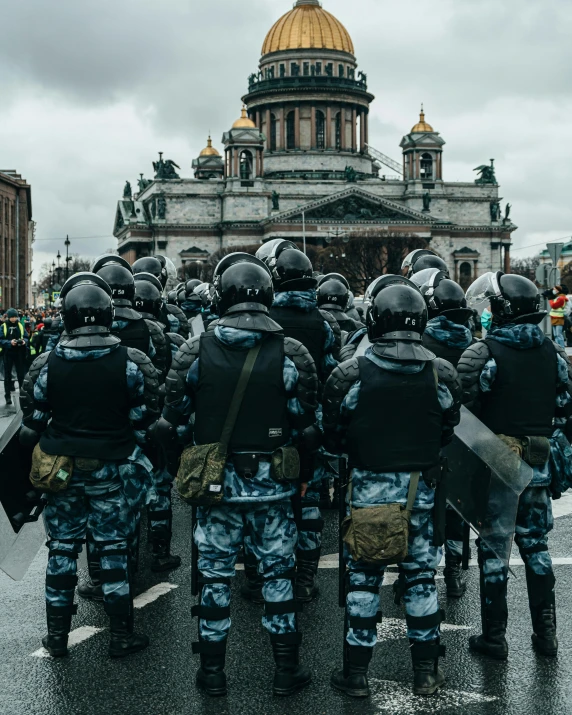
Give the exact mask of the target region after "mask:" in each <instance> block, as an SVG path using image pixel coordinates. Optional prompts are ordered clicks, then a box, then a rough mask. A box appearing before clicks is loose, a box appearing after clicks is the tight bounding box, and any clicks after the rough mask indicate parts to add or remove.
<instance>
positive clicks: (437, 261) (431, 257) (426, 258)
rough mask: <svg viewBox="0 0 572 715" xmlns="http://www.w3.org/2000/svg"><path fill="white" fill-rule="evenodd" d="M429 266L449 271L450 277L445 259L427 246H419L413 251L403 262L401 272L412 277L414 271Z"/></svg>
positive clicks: (422, 269)
mask: <svg viewBox="0 0 572 715" xmlns="http://www.w3.org/2000/svg"><path fill="white" fill-rule="evenodd" d="M427 268H438V269H439V270H440V271H443V272H445V273H447V278H448V277H449V269H448V268H447V264H446V263H445V261H444V260H443V259H442V258H440V257H439V256H438V255H437V254H436V253H435V252H434V251H430V250H429V249H427V248H417V249H416V250H415V251H411V253H408V254H407V256H405V258H404V259H403V263H402V264H401V272H402V273H403V275H405V276H406V277H407V278H411V276H412V275H413V274H414V273H419V271H424V270H426V269H427Z"/></svg>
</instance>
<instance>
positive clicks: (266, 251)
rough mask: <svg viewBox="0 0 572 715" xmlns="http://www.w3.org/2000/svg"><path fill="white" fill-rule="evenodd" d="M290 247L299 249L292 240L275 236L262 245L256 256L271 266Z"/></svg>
mask: <svg viewBox="0 0 572 715" xmlns="http://www.w3.org/2000/svg"><path fill="white" fill-rule="evenodd" d="M288 248H293V249H295V250H296V251H297V250H299V249H298V246H297V245H296V244H295V243H292V241H288V240H287V239H285V238H273V239H272V240H271V241H266V243H263V244H262V246H260V248H259V249H258V251H256V258H258V260H259V261H262V262H263V263H264V264H265V265H267V266H268V267H269V268H271V267H272V266H271V264H274V262H275V261H276V258H278V256H279V255H280V253H282V251H284V250H286V249H288Z"/></svg>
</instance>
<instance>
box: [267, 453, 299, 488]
mask: <svg viewBox="0 0 572 715" xmlns="http://www.w3.org/2000/svg"><path fill="white" fill-rule="evenodd" d="M270 474H271V476H272V478H273V479H274V480H275V481H277V482H280V483H283V482H296V481H298V479H299V478H300V455H299V453H298V450H297V449H296V447H292V446H289V447H279V448H278V449H277V450H276V451H275V452H274V453H273V454H272V463H271V465H270Z"/></svg>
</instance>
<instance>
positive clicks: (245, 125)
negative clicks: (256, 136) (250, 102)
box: [232, 107, 256, 129]
mask: <svg viewBox="0 0 572 715" xmlns="http://www.w3.org/2000/svg"><path fill="white" fill-rule="evenodd" d="M232 128H233V129H256V124H255V123H254V122H253V121H252V119H249V118H248V117H247V116H246V107H243V108H242V113H241V116H240V119H237V120H236V122H235V123H234V124H233V125H232Z"/></svg>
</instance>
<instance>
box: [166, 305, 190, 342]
mask: <svg viewBox="0 0 572 715" xmlns="http://www.w3.org/2000/svg"><path fill="white" fill-rule="evenodd" d="M167 308H168V310H169V313H171V315H174V316H175V318H177V320H178V321H179V331H180V333H181V335H182V336H183V338H184V339H185V340H186V339H187V338H188V337H189V321H188V319H187V316H186V315H185V313H184V312H183V311H182V310H181V309H180V308H179V306H178V305H169V306H167Z"/></svg>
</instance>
